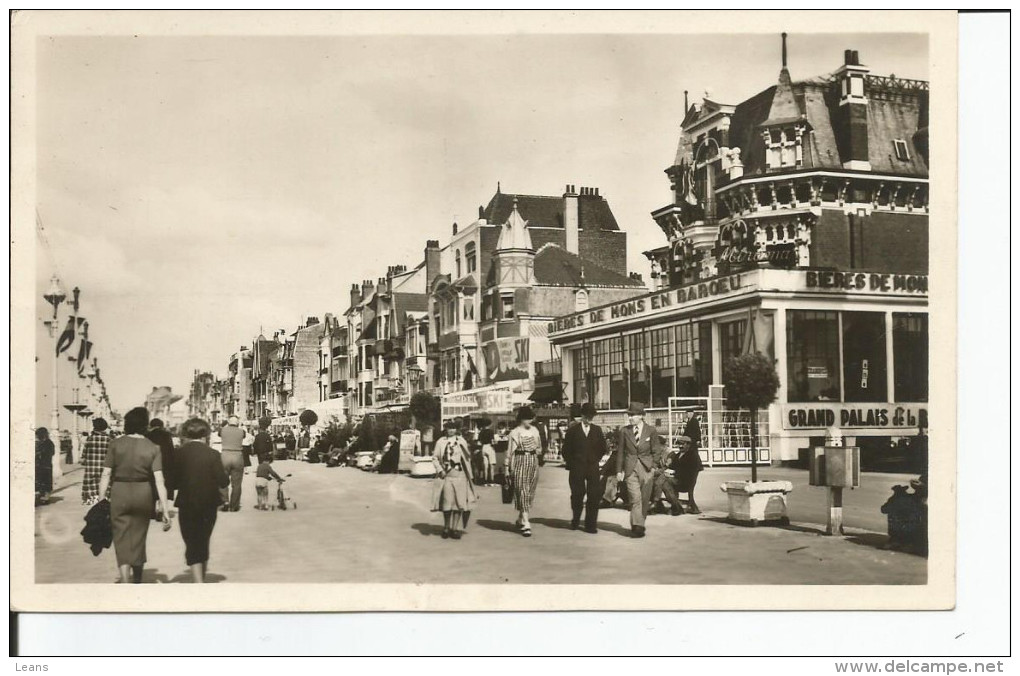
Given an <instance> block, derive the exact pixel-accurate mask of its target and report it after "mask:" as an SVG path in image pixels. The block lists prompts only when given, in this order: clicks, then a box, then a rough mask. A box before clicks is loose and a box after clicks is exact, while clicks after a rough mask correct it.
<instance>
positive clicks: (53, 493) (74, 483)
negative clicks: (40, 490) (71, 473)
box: [50, 481, 81, 495]
mask: <svg viewBox="0 0 1020 676" xmlns="http://www.w3.org/2000/svg"><path fill="white" fill-rule="evenodd" d="M75 486H81V481H73V482H71V483H69V484H67V485H66V486H61V487H60V488H58V489H57V490H55V491H51V492H50V495H56V494H57V493H62V492H64V491H66V490H67V489H68V488H74V487H75Z"/></svg>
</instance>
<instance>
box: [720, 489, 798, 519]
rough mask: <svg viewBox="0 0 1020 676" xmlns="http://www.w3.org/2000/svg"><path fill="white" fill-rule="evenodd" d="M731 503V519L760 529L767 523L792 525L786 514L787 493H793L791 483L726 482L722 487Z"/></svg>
mask: <svg viewBox="0 0 1020 676" xmlns="http://www.w3.org/2000/svg"><path fill="white" fill-rule="evenodd" d="M719 490H721V491H722V492H723V493H725V494H726V497H727V498H728V499H729V503H730V512H729V520H730V521H732V522H735V523H743V524H749V525H751V526H757V525H758V524H759V523H764V522H779V523H781V524H783V525H784V526H785V525H787V524H789V523H790V518H789V517H788V516H787V515H786V494H787V493H789V492H791V491H792V490H793V484H792V483H790V482H789V481H758V482H755V483H751V482H750V481H726V482H724V483H723V484H722V485H720V486H719Z"/></svg>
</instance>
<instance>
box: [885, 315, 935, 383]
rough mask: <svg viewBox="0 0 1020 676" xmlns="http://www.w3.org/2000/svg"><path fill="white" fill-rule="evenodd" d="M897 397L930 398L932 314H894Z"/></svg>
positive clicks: (894, 367)
mask: <svg viewBox="0 0 1020 676" xmlns="http://www.w3.org/2000/svg"><path fill="white" fill-rule="evenodd" d="M893 381H894V386H895V397H896V401H928V315H926V314H913V313H894V314H893Z"/></svg>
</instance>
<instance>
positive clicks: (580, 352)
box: [573, 345, 594, 403]
mask: <svg viewBox="0 0 1020 676" xmlns="http://www.w3.org/2000/svg"><path fill="white" fill-rule="evenodd" d="M590 352H591V347H590V346H587V345H586V346H584V347H579V348H577V349H575V350H573V357H574V374H573V376H574V401H576V402H578V403H581V402H585V401H591V402H592V403H594V401H593V399H594V398H593V397H592V396H591V394H590V392H591V386H590V382H591V355H590Z"/></svg>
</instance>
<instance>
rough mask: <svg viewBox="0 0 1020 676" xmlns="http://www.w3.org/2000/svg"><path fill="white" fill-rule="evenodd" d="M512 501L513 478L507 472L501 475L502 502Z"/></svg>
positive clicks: (506, 503)
mask: <svg viewBox="0 0 1020 676" xmlns="http://www.w3.org/2000/svg"><path fill="white" fill-rule="evenodd" d="M513 501H514V479H513V477H512V476H511V475H510V474H509V473H508V474H506V475H505V476H504V477H503V504H504V505H509V504H510V503H511V502H513Z"/></svg>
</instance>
